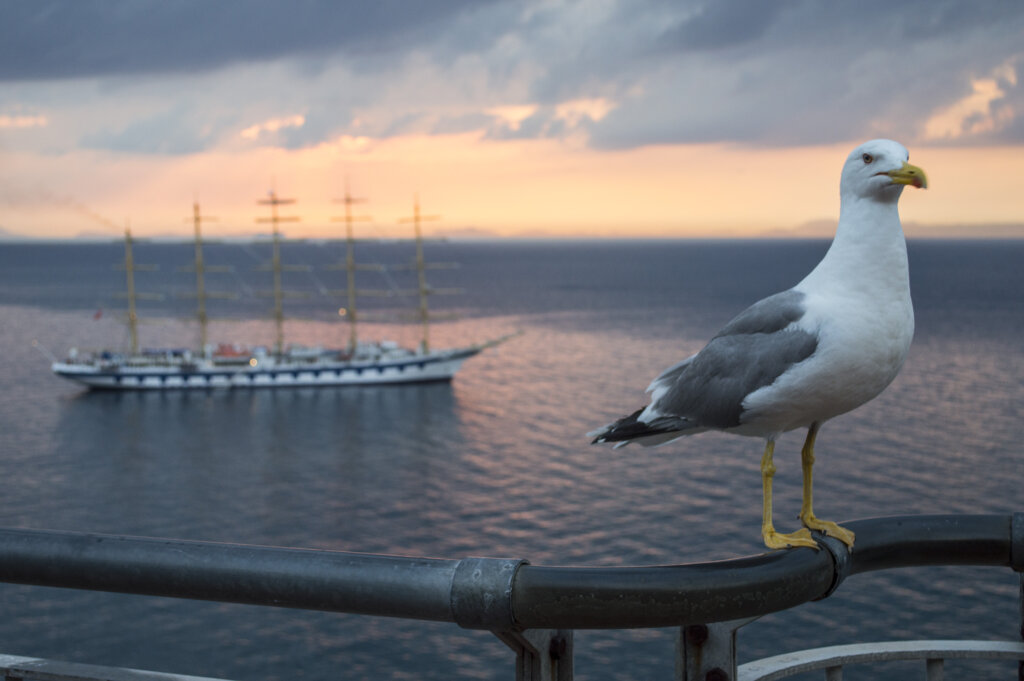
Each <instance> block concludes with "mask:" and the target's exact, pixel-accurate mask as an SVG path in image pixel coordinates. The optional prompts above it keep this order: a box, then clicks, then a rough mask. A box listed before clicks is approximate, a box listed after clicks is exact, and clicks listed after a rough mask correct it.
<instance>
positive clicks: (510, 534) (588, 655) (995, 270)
mask: <svg viewBox="0 0 1024 681" xmlns="http://www.w3.org/2000/svg"><path fill="white" fill-rule="evenodd" d="M827 245H828V244H827V243H826V242H824V241H806V242H803V241H796V242H792V241H788V242H777V241H771V242H767V241H765V242H760V241H750V242H735V241H732V242H690V241H663V242H573V241H566V242H510V243H497V242H495V243H434V244H428V246H427V256H428V259H430V260H433V261H439V262H458V263H461V267H460V268H459V269H438V270H434V271H431V272H430V278H431V281H432V283H433V284H434V285H435V286H437V287H445V288H447V287H456V286H458V287H462V288H463V289H464V292H463V294H462V295H457V296H450V297H442V296H437V297H436V298H434V300H433V301H432V302H433V305H434V309H436V310H437V311H439V312H450V313H453V314H452V317H454V319H451V320H448V321H442V322H439V323H437V324H435V325H434V327H433V328H432V331H433V337H432V342H433V344H434V345H435V346H438V347H440V346H445V345H457V344H462V343H467V342H476V341H482V340H486V339H489V338H493V337H496V336H499V335H502V334H505V333H509V332H512V331H517V330H521V331H523V334H522V335H521V336H519V337H517V338H515V339H514V340H512V341H510V342H508V343H506V344H504V345H502V346H500V347H498V348H495V349H493V350H490V351H488V352H486V353H485V354H483V355H481V356H479V357H477V358H475V359H473V360H470V361H469V362H468V363H467V364H466V365H465V366H464V367H463V369H462V371H461V372H460V373H459V374H458V375H457V377H456V379H455V380H454V382H453V383H452V384H450V385H448V384H441V385H436V384H435V385H424V386H398V387H372V388H346V389H321V390H311V389H295V390H282V391H276V392H274V391H263V392H261V391H252V392H246V391H241V390H239V391H232V392H228V391H224V392H191V393H165V394H145V393H143V394H103V393H95V394H94V393H89V392H87V391H85V390H83V389H81V388H79V387H76V386H75V385H73V384H71V383H67V382H64V381H61V380H60V379H58V378H55V377H53V376H52V375H51V374H50V371H49V360H47V359H46V358H45V357H44V356H43V353H42V352H40V351H38V350H37V349H36V348H34V347H33V345H32V341H33V340H38V341H39V343H40V344H41V345H42V346H43V347H44V348H46V349H48V350H49V351H51V352H53V353H55V354H58V355H63V354H64V353H65V352H66V351H67V350H68V349H69V347H71V346H78V347H80V348H94V347H101V346H118V345H123V344H124V343H126V339H127V332H126V330H125V327H124V325H123V324H122V322H121V321H120V317H119V314H118V311H119V310H122V309H123V308H124V306H125V302H124V300H123V299H118V298H117V295H118V293H119V292H120V291H122V290H123V286H124V282H123V277H124V273H123V271H119V270H116V269H114V268H113V267H112V266H113V265H115V264H116V263H117V262H118V261H119V260H120V258H122V257H123V250H122V248H123V247H122V245H120V244H117V243H110V244H91V245H90V244H77V245H69V244H67V245H53V244H51V245H35V244H0V480H2V481H3V494H2V496H0V526H6V527H22V528H34V529H59V530H77V531H94V532H104V533H115V534H130V535H143V536H156V537H174V538H183V539H197V540H212V541H226V542H240V543H252V544H266V545H279V546H293V547H309V548H323V549H336V550H344V551H358V552H371V553H392V554H404V555H414V556H435V557H445V558H461V557H466V556H481V555H483V556H501V557H515V558H526V559H529V560H530V561H531V562H532V563H533V564H546V565H601V566H616V565H637V564H672V563H684V562H700V561H708V560H717V559H725V558H732V557H737V556H742V555H749V554H752V553H759V552H761V551H762V546H761V543H760V537H759V530H760V510H761V491H760V490H761V487H760V476H759V472H758V464H759V459H760V454H761V449H762V445H761V443H760V442H759V441H757V440H754V439H746V438H739V437H730V436H724V435H721V434H713V433H709V434H705V435H700V436H696V437H693V438H689V439H686V440H683V441H680V442H676V443H672V444H670V445H667V446H664V447H661V448H656V449H641V448H638V447H629V448H626V449H621V450H611V449H606V448H599V447H593V446H590V445H589V444H588V442H587V439H586V437H585V435H584V434H585V433H586V432H587V431H588V430H591V429H593V428H595V427H597V426H599V425H602V424H604V423H606V422H607V421H609V420H610V419H612V418H614V417H616V416H618V415H620V414H622V413H625V412H626V411H628V410H631V409H634V408H637V407H639V406H642V405H643V404H644V394H643V389H644V387H645V386H646V384H647V383H648V381H649V380H650V379H651V378H652V377H653V376H655V375H656V374H657V373H658V372H659V371H660V370H661V369H662V368H664V367H665V366H667V365H668V364H670V363H673V362H675V361H677V360H679V359H681V358H682V357H684V356H685V355H687V354H690V353H692V352H694V351H696V350H698V349H699V348H700V347H701V345H702V344H703V342H704V341H706V340H707V338H709V337H710V335H712V334H713V333H714V332H715V331H716V330H717V328H718V327H719V326H720V325H722V324H723V323H725V322H726V321H728V320H729V318H731V317H732V315H734V314H735V313H737V312H739V311H740V310H741V309H743V308H744V307H745V306H746V305H748V304H750V303H752V302H754V301H755V300H757V299H758V298H760V297H763V296H764V295H766V294H768V293H771V292H774V291H777V290H781V289H783V288H786V287H788V286H791V285H793V284H794V283H796V282H797V281H798V280H799V279H800V278H801V277H802V276H803V274H805V273H806V272H807V271H808V270H809V269H810V268H811V267H812V266H813V265H814V264H815V263H816V261H817V260H818V259H819V258H820V257H821V255H822V254H823V253H824V251H825V249H826V248H827ZM342 252H343V247H342V246H341V245H340V244H336V243H326V244H311V243H290V244H288V245H287V246H286V248H285V250H284V256H283V257H284V260H285V262H292V263H302V264H307V265H310V266H311V267H312V269H311V270H310V271H307V272H288V273H286V279H285V286H286V288H289V289H292V290H295V291H297V292H300V293H302V297H296V298H294V299H289V301H288V302H287V306H288V310H289V314H290V315H291V316H292V317H293V319H292V320H291V321H289V322H288V323H287V329H286V333H287V336H288V338H289V339H290V340H292V341H293V342H298V343H306V344H316V343H320V344H336V345H341V344H343V343H344V339H345V338H346V333H347V332H346V330H345V329H344V328H343V327H342V326H341V325H340V323H339V322H338V314H337V309H338V307H339V306H340V305H341V304H342V302H341V299H340V298H334V297H331V296H330V295H329V292H330V290H331V289H339V288H343V287H344V284H343V282H342V281H341V276H340V274H339V273H338V272H337V271H333V270H329V269H327V266H328V265H329V264H331V263H332V262H337V261H338V260H339V259H340V258H341V257H342ZM410 256H411V249H410V247H409V246H408V245H406V244H362V245H361V246H360V251H359V257H360V260H362V261H364V262H383V263H398V262H407V261H408V260H409V258H410ZM191 257H192V247H191V245H189V244H156V243H146V242H143V243H138V244H136V249H135V258H136V261H137V262H139V263H144V264H145V263H152V264H157V265H159V266H160V269H159V270H158V271H146V272H138V273H137V274H136V286H137V289H138V290H139V291H142V292H147V293H160V294H163V296H164V299H163V300H158V301H144V302H143V303H140V305H141V309H140V316H141V317H142V318H143V320H144V321H145V322H146V323H144V324H143V325H142V326H141V329H140V334H141V337H142V342H143V344H144V345H147V346H164V347H167V346H189V345H194V344H195V343H196V337H197V331H196V328H195V325H194V323H193V322H191V321H189V320H188V318H187V317H188V315H189V314H190V312H191V309H192V306H193V305H194V301H192V300H190V299H189V298H188V295H189V294H190V293H191V292H192V291H193V285H194V284H193V279H192V277H193V275H192V274H190V273H189V272H187V271H181V270H179V267H181V266H185V265H188V264H189V262H190V259H191ZM269 257H270V254H269V246H268V245H267V244H254V245H244V246H243V245H239V244H210V245H208V247H207V249H206V261H207V264H211V265H212V264H223V265H231V266H232V267H233V270H232V271H231V272H226V273H219V274H209V275H208V278H207V288H208V289H211V290H219V291H225V292H230V293H232V294H235V295H237V296H238V297H237V299H234V300H217V301H211V303H210V307H211V315H212V316H214V317H215V318H216V320H217V321H215V322H214V323H213V324H212V327H211V336H212V338H213V339H214V340H216V341H223V342H246V343H249V344H255V343H265V344H269V343H271V342H272V340H273V328H272V325H271V324H270V323H269V322H267V321H266V315H267V311H268V308H269V307H270V305H271V302H270V299H269V298H266V297H264V296H261V293H264V292H265V291H266V290H267V289H269V288H270V281H269V280H270V276H269V274H268V273H267V272H266V271H265V270H264V271H261V270H260V269H258V268H259V267H260V266H261V265H263V264H265V263H266V262H267V261H268V260H269ZM910 258H911V279H912V286H913V291H914V302H915V307H916V310H917V335H916V338H915V340H914V345H913V348H912V349H911V353H910V357H909V359H908V360H907V364H906V366H905V368H904V370H903V373H902V374H901V375H900V376H899V378H897V380H896V381H895V383H894V384H893V385H892V386H891V387H890V388H889V389H888V390H887V391H886V392H885V393H884V394H883V395H882V396H881V397H879V398H878V399H876V400H875V401H874V402H872V403H870V404H868V405H866V406H865V407H863V408H861V409H859V410H858V411H856V412H854V413H852V414H848V415H845V416H842V417H840V418H837V419H835V420H834V421H832V422H830V423H828V424H826V426H825V427H824V429H823V430H822V433H821V435H820V437H819V439H818V464H817V466H816V469H815V470H816V472H817V476H816V479H815V483H816V489H815V491H816V495H815V500H816V506H815V510H816V511H818V513H819V514H820V515H821V516H823V517H827V518H833V519H836V520H849V519H854V518H861V517H870V516H880V515H898V514H915V513H1010V512H1014V511H1024V493H1022V491H1024V450H1022V445H1021V443H1022V442H1024V341H1022V338H1024V242H1020V241H1009V242H961V241H957V242H930V241H929V242H913V243H911V245H910ZM408 276H409V274H408V273H403V272H401V271H394V272H393V273H392V274H391V275H390V276H389V277H386V278H385V277H381V276H380V275H379V274H377V273H372V272H360V281H359V285H360V287H364V288H391V289H405V288H410V287H411V283H410V281H409V280H408ZM374 300H375V299H369V298H368V299H367V301H368V302H370V303H373V302H374ZM385 302H386V303H387V305H386V306H385V307H386V308H389V310H385V311H387V312H389V314H390V317H380V318H377V319H376V320H374V321H371V322H370V323H368V324H366V326H365V328H364V332H365V335H366V337H387V338H394V339H397V340H400V341H404V342H408V343H414V342H415V341H416V339H417V335H416V334H417V332H418V329H417V327H416V325H415V324H410V323H407V322H402V321H400V320H399V321H394V320H395V319H396V316H395V315H397V314H398V313H399V311H400V310H401V309H405V308H408V307H412V306H413V304H414V301H413V300H411V299H409V298H408V297H405V298H402V297H401V296H396V297H394V298H391V299H388V300H387V301H385ZM368 314H369V313H368ZM389 319H390V320H391V321H389ZM802 437H803V434H802V433H791V434H789V435H787V436H785V437H783V438H782V439H781V441H780V443H779V447H778V448H777V450H776V463H777V465H778V467H779V473H778V476H777V478H776V524H777V525H778V526H779V527H780V529H783V530H789V529H793V528H794V527H795V524H796V521H795V516H796V514H797V511H798V509H799V502H800V465H799V454H798V451H799V446H800V444H801V442H802ZM1018 588H1019V583H1018V582H1017V580H1016V579H1015V577H1014V575H1013V574H1012V573H1010V572H1009V571H1008V570H1000V569H981V568H968V569H952V568H949V569H947V568H931V569H920V570H902V571H892V572H888V573H876V574H868V575H858V576H855V577H852V578H850V579H849V580H847V581H846V583H844V584H843V585H842V587H841V588H840V589H839V591H838V592H837V593H836V594H835V595H834V596H833V597H831V598H829V599H828V600H826V601H824V602H816V603H808V604H806V605H803V606H800V607H798V608H796V609H794V610H791V611H789V612H785V613H779V614H774V615H770V616H767V617H764V618H762V619H761V620H759V621H758V622H756V623H754V624H751V625H749V626H747V627H745V628H744V629H743V630H741V634H740V641H739V644H740V648H741V656H742V660H749V659H753V658H756V657H760V656H764V655H770V654H776V653H780V652H784V651H787V650H793V649H798V648H802V647H810V646H818V645H829V644H836V643H847V642H853V641H871V640H882V639H893V638H894V639H917V638H1013V637H1015V636H1016V635H1017V630H1018V627H1019V613H1018V600H1017V590H1018ZM0 607H2V611H3V615H4V616H3V617H2V618H0V652H3V653H9V654H15V655H28V656H40V657H50V658H56V659H62V660H73V661H81V662H89V663H95V664H106V665H118V666H127V667H136V668H144V669H155V670H163V671H173V672H179V673H186V674H198V675H209V676H220V677H228V678H235V679H244V680H253V681H256V680H257V679H296V678H301V679H307V678H308V679H365V678H381V679H438V680H440V679H506V678H510V677H511V675H512V673H513V666H512V665H513V657H512V654H511V652H509V651H508V650H507V649H505V648H504V646H503V645H502V644H501V643H500V642H499V641H498V640H497V639H495V638H494V637H492V636H491V635H490V634H487V633H483V632H473V631H464V630H461V629H459V628H458V627H456V626H455V625H449V624H443V623H430V622H416V621H403V620H394V619H387V618H371V617H356V616H347V615H336V614H326V613H307V612H301V611H291V610H282V609H275V608H260V607H255V606H240V605H224V604H216V603H204V602H198V601H196V602H193V601H184V600H174V599H160V598H145V597H136V596H127V595H115V594H102V593H88V592H77V591H70V590H61V589H47V588H33V587H21V586H9V585H0ZM1000 664H1001V665H1002V666H1000ZM947 669H949V670H950V671H949V672H948V673H949V674H950V675H951V677H953V678H956V676H957V674H958V673H960V671H959V670H970V669H973V667H969V666H966V667H965V666H958V664H957V663H954V662H950V663H948V665H947ZM981 669H983V670H985V671H984V673H985V674H991V675H992V676H997V675H998V676H1002V677H1003V678H1009V677H1011V676H1012V675H1013V674H1014V671H1015V665H1014V664H1003V663H996V664H992V665H987V666H984V667H982V668H981ZM576 672H577V678H580V679H595V680H605V679H655V678H670V677H671V674H672V632H671V631H670V630H640V631H612V632H590V631H583V632H577V638H576ZM908 673H909V674H917V675H921V674H923V670H921V669H919V668H918V666H917V665H913V666H911V667H909V668H908V667H905V666H901V665H899V664H897V665H894V666H891V667H881V668H880V667H874V668H866V669H865V670H858V669H857V668H851V669H848V670H847V678H852V679H858V678H893V679H896V678H903V677H904V676H905V675H906V674H908ZM965 673H966V672H965ZM886 674H889V676H885V675H886ZM813 678H817V676H816V675H815V676H814V677H813Z"/></svg>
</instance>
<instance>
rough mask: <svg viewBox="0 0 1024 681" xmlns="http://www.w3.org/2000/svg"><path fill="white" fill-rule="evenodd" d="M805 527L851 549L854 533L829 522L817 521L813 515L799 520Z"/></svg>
mask: <svg viewBox="0 0 1024 681" xmlns="http://www.w3.org/2000/svg"><path fill="white" fill-rule="evenodd" d="M800 520H801V521H803V524H804V526H805V527H807V528H810V529H812V530H817V531H818V532H821V533H822V534H824V535H825V536H828V537H835V538H836V539H838V540H839V541H841V542H843V543H844V544H846V546H847V547H848V548H851V549H852V548H853V540H854V537H855V535H854V533H853V532H851V531H850V530H848V529H846V528H845V527H840V526H839V525H837V524H836V523H834V522H832V521H831V520H818V519H817V518H815V517H814V516H813V515H812V516H807V517H805V518H801V519H800Z"/></svg>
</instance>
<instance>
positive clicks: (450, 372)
mask: <svg viewBox="0 0 1024 681" xmlns="http://www.w3.org/2000/svg"><path fill="white" fill-rule="evenodd" d="M480 350H481V348H477V347H474V348H466V349H460V350H447V351H440V352H434V353H429V354H422V355H411V356H408V357H404V358H402V359H397V360H385V361H376V362H344V361H325V360H314V361H295V362H293V361H287V360H286V361H275V360H273V359H266V360H264V361H262V362H259V363H257V365H256V366H250V365H247V364H246V365H241V366H221V365H218V364H216V363H214V362H209V361H201V362H190V363H159V362H157V363H148V364H132V363H130V362H125V363H110V362H108V363H102V362H81V363H78V362H55V363H54V364H53V372H54V373H55V374H56V375H58V376H60V377H61V378H65V379H68V380H70V381H75V382H77V383H80V384H82V385H86V386H88V387H89V388H92V389H97V390H190V389H191V390H196V389H198V390H203V389H218V388H229V389H234V388H239V389H260V388H301V387H306V388H308V387H314V388H315V387H332V386H347V385H380V384H399V383H427V382H435V381H450V380H451V379H452V377H453V376H454V375H455V372H456V371H458V370H459V368H460V367H461V366H462V363H463V362H464V361H465V360H467V359H469V358H470V357H472V356H474V355H476V354H477V353H478V352H480Z"/></svg>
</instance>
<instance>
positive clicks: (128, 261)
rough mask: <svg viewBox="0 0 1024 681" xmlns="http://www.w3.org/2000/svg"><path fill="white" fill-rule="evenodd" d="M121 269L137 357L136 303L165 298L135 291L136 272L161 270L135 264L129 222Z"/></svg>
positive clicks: (133, 344)
mask: <svg viewBox="0 0 1024 681" xmlns="http://www.w3.org/2000/svg"><path fill="white" fill-rule="evenodd" d="M121 267H122V268H124V271H125V283H126V284H127V288H128V292H127V295H128V332H129V334H130V336H131V344H132V347H131V350H132V354H133V355H137V354H138V353H139V315H138V313H137V312H136V309H135V301H136V300H138V299H139V298H144V299H150V300H160V299H162V298H163V296H161V295H159V294H153V293H136V291H135V273H136V272H141V271H146V272H153V271H155V270H158V269H160V268H159V266H157V265H138V264H136V263H135V257H134V255H133V254H132V228H131V225H130V224H129V223H128V222H127V221H126V222H125V226H124V265H121Z"/></svg>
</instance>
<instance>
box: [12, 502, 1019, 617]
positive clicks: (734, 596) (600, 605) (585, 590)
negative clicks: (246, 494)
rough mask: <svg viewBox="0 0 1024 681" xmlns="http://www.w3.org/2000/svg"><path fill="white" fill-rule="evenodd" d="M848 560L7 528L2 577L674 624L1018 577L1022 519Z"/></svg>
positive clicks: (988, 522)
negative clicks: (565, 552) (327, 543)
mask: <svg viewBox="0 0 1024 681" xmlns="http://www.w3.org/2000/svg"><path fill="white" fill-rule="evenodd" d="M847 526H848V527H849V528H850V529H851V530H853V531H854V532H855V533H856V535H857V543H856V546H855V548H854V550H853V551H852V552H848V551H847V549H846V547H845V546H843V545H842V544H840V543H839V542H837V541H835V540H833V539H824V540H822V542H821V543H822V546H823V547H824V550H821V551H814V550H811V549H806V548H803V549H793V550H788V551H775V552H771V553H766V554H761V555H756V556H750V557H745V558H738V559H733V560H724V561H718V562H711V563H695V564H687V565H673V566H651V567H618V568H588V567H545V566H533V565H529V564H528V563H527V562H526V561H524V560H520V559H503V558H466V559H463V560H450V559H432V558H412V557H402V556H384V555H371V554H359V553H345V552H339V551H317V550H308V549H285V548H270V547H261V546H244V545H237V544H219V543H209V542H196V541H183V540H169V539H147V538H137V537H123V536H111V535H100V534H87V533H74V532H53V531H39V530H20V529H0V581H3V582H12V583H19V584H30V585H38V586H55V587H68V588H75V589H92V590H100V591H116V592H122V593H134V594H145V595H153V596H171V597H178V598H192V599H202V600H215V601H223V602H234V603H248V604H255V605H271V606H279V607H289V608H302V609H309V610H327V611H334V612H347V613H356V614H365V615H381V616H392V617H406V618H413V619H425V620H437V621H447V622H455V623H457V624H459V625H460V626H463V627H467V628H473V629H490V630H494V631H511V630H524V629H589V628H613V629H624V628H632V627H666V626H679V625H685V624H691V623H707V622H719V621H725V620H733V619H738V618H741V617H751V616H756V615H762V614H766V613H769V612H776V611H779V610H784V609H786V608H790V607H793V606H795V605H799V604H800V603H804V602H807V601H810V600H815V599H819V598H823V597H825V596H827V595H829V594H830V593H832V591H834V590H835V589H836V588H837V587H838V585H839V584H840V583H841V582H842V581H843V580H844V579H845V578H846V577H847V576H848V575H851V574H857V573H861V572H867V571H871V570H882V569H890V568H896V567H910V566H923V565H990V566H1002V567H1012V568H1013V569H1015V570H1018V571H1020V570H1024V514H1019V513H1018V514H1013V515H966V516H965V515H938V516H901V517H893V518H873V519H867V520H858V521H853V522H850V523H847Z"/></svg>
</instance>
